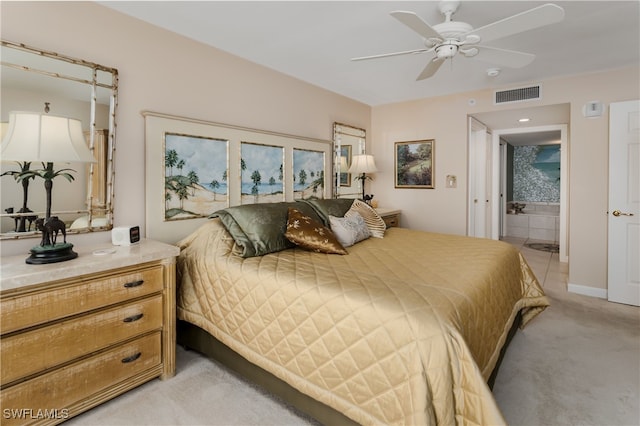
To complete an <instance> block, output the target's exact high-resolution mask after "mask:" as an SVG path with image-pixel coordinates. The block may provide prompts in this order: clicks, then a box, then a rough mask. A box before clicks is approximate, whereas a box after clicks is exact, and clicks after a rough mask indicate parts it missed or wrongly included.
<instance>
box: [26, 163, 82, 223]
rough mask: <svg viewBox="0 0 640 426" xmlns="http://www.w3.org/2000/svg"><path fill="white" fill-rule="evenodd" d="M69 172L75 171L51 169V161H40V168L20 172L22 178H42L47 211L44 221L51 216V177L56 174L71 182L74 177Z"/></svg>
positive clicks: (54, 176) (55, 176) (53, 177)
mask: <svg viewBox="0 0 640 426" xmlns="http://www.w3.org/2000/svg"><path fill="white" fill-rule="evenodd" d="M69 172H75V170H73V169H60V170H57V171H56V170H53V163H42V169H37V170H26V171H24V172H22V173H21V175H22V179H23V180H24V179H29V178H34V179H35V178H36V177H40V178H42V179H44V189H45V190H46V194H47V212H46V216H45V222H47V221H48V220H49V218H51V190H52V189H53V179H55V178H57V177H58V176H62V177H64V178H65V179H67V180H68V181H69V182H73V180H74V179H75V178H74V177H73V175H72V174H71V173H69Z"/></svg>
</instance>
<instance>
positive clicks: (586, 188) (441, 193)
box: [367, 67, 640, 294]
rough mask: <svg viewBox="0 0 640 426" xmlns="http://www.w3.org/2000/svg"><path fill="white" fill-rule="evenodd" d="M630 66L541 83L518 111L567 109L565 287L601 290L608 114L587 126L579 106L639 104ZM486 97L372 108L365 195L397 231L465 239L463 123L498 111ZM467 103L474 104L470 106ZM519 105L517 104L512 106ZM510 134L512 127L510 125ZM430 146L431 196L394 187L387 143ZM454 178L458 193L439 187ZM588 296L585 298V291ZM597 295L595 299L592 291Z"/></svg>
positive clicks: (391, 156)
mask: <svg viewBox="0 0 640 426" xmlns="http://www.w3.org/2000/svg"><path fill="white" fill-rule="evenodd" d="M638 75H639V70H638V68H637V67H632V68H627V69H620V70H612V71H609V72H603V73H597V74H588V75H581V76H572V77H566V78H557V79H553V80H547V81H542V82H536V83H541V84H542V86H543V91H542V93H543V99H542V100H541V101H534V102H525V103H522V104H519V105H521V106H522V107H533V106H542V105H554V104H562V103H569V104H570V105H571V119H570V120H571V122H570V123H568V124H569V142H568V145H569V196H568V198H569V200H568V209H569V221H568V222H569V224H568V227H569V239H568V240H569V283H571V284H574V285H575V286H578V287H580V286H584V287H585V288H587V290H588V288H594V289H602V290H604V289H606V287H607V284H606V283H607V215H606V212H607V202H608V199H607V197H608V188H607V185H608V165H607V158H608V119H607V114H608V109H607V110H606V111H605V115H604V116H603V117H601V118H596V119H587V118H585V117H583V115H582V107H583V105H584V104H586V103H587V102H589V101H594V100H599V101H601V102H603V103H604V104H605V105H607V106H608V104H609V103H611V102H616V101H625V100H630V99H637V98H639V97H640V88H639V79H638ZM492 94H493V91H492V90H487V91H480V92H473V93H463V94H459V95H455V96H446V97H438V98H429V99H422V100H419V101H413V102H403V103H397V104H390V105H383V106H378V107H374V108H373V110H372V118H371V122H372V131H371V135H370V138H371V140H372V143H371V144H370V145H369V146H370V147H372V149H373V154H374V155H375V156H376V163H377V165H378V168H379V169H380V170H381V172H379V173H377V174H376V176H375V180H374V181H373V182H372V184H371V188H370V189H368V190H367V192H371V193H373V194H375V198H376V199H378V201H379V203H380V205H381V206H385V207H393V208H399V209H402V225H403V226H408V227H411V228H417V229H424V230H429V231H435V232H447V233H454V234H465V233H466V223H467V222H466V219H467V202H466V200H467V116H468V115H471V114H476V113H480V112H488V111H498V110H505V109H508V108H514V107H513V106H510V107H505V106H500V107H496V106H493V105H492V100H491V99H492ZM471 98H474V99H475V100H476V104H475V105H474V106H469V103H468V100H469V99H471ZM517 105H518V104H517ZM514 127H516V126H514ZM419 139H435V140H436V143H435V184H436V188H435V189H433V190H427V189H395V188H394V176H393V174H394V165H393V162H394V142H397V141H407V140H419ZM448 174H453V175H457V176H458V187H457V189H447V188H445V184H444V181H445V176H446V175H448ZM587 292H589V291H587ZM595 293H596V294H602V292H599V291H596V292H595Z"/></svg>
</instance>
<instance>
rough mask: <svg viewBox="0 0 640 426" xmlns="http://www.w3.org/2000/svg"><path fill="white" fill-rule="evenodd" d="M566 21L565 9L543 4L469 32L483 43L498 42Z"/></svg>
mask: <svg viewBox="0 0 640 426" xmlns="http://www.w3.org/2000/svg"><path fill="white" fill-rule="evenodd" d="M563 19H564V9H563V8H561V7H560V6H557V5H555V4H543V5H542V6H538V7H534V8H533V9H529V10H527V11H525V12H521V13H518V14H516V15H513V16H510V17H508V18H504V19H501V20H499V21H496V22H493V23H491V24H488V25H485V26H484V27H480V28H476V29H475V30H473V31H469V33H468V34H474V35H478V36H480V41H481V42H483V43H484V42H487V41H491V40H497V39H499V38H503V37H507V36H510V35H513V34H517V33H521V32H524V31H529V30H532V29H534V28H539V27H544V26H545V25H550V24H554V23H556V22H560V21H562V20H563Z"/></svg>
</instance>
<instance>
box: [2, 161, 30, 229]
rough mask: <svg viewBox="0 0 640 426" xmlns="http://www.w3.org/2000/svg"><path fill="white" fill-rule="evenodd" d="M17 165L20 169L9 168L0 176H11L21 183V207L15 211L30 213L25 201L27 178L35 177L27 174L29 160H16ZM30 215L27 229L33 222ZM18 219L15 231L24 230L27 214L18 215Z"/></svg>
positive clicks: (27, 193) (27, 194)
mask: <svg viewBox="0 0 640 426" xmlns="http://www.w3.org/2000/svg"><path fill="white" fill-rule="evenodd" d="M16 163H17V164H18V166H20V171H17V170H9V171H7V172H4V173H2V174H1V175H0V176H13V178H14V179H15V180H16V182H20V183H21V184H22V208H21V209H20V210H18V211H17V213H31V210H30V209H29V207H27V202H28V199H29V179H35V176H32V175H29V174H28V172H29V171H30V168H31V162H30V161H24V162H20V161H16ZM32 219H33V218H32V216H29V230H31V222H33V220H35V219H33V220H32ZM16 220H17V221H18V226H16V232H26V231H27V229H26V221H27V216H20V218H19V219H16Z"/></svg>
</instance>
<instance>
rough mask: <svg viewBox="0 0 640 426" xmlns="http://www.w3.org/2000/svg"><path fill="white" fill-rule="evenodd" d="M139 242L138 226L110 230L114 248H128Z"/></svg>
mask: <svg viewBox="0 0 640 426" xmlns="http://www.w3.org/2000/svg"><path fill="white" fill-rule="evenodd" d="M138 241H140V227H139V226H118V227H116V228H113V229H112V230H111V243H112V244H113V245H114V246H130V245H131V244H135V243H137V242H138Z"/></svg>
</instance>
